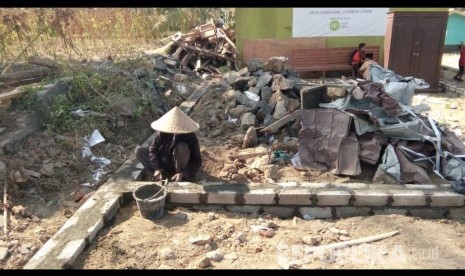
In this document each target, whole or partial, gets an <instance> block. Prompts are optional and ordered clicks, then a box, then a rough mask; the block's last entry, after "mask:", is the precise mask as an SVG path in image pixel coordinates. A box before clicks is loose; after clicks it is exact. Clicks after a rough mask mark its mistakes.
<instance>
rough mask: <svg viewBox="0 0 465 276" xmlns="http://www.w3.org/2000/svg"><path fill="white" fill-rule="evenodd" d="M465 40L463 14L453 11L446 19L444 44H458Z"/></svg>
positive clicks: (464, 17)
mask: <svg viewBox="0 0 465 276" xmlns="http://www.w3.org/2000/svg"><path fill="white" fill-rule="evenodd" d="M461 41H465V16H462V15H459V14H456V13H453V14H451V15H449V19H448V20H447V33H446V42H445V44H446V45H459V44H460V42H461Z"/></svg>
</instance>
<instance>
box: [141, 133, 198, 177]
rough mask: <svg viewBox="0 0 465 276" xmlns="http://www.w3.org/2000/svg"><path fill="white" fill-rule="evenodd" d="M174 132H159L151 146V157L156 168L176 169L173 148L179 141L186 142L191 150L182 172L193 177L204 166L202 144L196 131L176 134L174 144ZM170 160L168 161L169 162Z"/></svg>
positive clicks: (185, 175)
mask: <svg viewBox="0 0 465 276" xmlns="http://www.w3.org/2000/svg"><path fill="white" fill-rule="evenodd" d="M172 142H173V134H171V133H164V132H159V131H158V132H157V133H156V134H155V138H154V139H153V141H152V143H151V144H150V147H149V159H150V163H152V164H153V166H154V167H155V170H171V171H174V170H175V168H174V162H172V160H173V150H174V147H175V146H176V144H177V143H180V142H183V143H186V144H187V146H188V147H189V150H190V158H189V164H188V165H187V168H185V169H184V171H183V172H182V173H183V174H184V177H185V178H186V179H192V178H193V177H194V176H195V175H196V174H197V172H198V171H199V170H200V167H201V166H202V157H201V155H200V145H199V140H198V139H197V135H195V133H187V134H176V135H175V140H174V144H172ZM167 161H168V162H167Z"/></svg>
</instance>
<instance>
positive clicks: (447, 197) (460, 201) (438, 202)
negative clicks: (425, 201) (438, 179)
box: [431, 192, 465, 206]
mask: <svg viewBox="0 0 465 276" xmlns="http://www.w3.org/2000/svg"><path fill="white" fill-rule="evenodd" d="M464 204H465V195H461V194H458V193H453V192H434V193H432V194H431V206H463V205H464Z"/></svg>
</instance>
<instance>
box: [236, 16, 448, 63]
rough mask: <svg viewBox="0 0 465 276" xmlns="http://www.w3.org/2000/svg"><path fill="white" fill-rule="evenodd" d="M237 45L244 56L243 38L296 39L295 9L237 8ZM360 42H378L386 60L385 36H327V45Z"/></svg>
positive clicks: (374, 43) (339, 45)
mask: <svg viewBox="0 0 465 276" xmlns="http://www.w3.org/2000/svg"><path fill="white" fill-rule="evenodd" d="M389 10H390V11H417V12H424V11H429V12H435V11H441V12H444V11H448V10H449V9H448V8H390V9H389ZM235 21H236V46H237V48H238V50H239V53H240V54H239V55H240V56H239V58H240V59H241V58H242V56H241V53H242V47H243V43H242V41H243V39H256V38H276V39H280V38H292V8H237V9H236V20H235ZM360 42H365V43H366V44H367V45H378V46H379V49H380V57H379V60H380V61H382V60H384V36H350V37H347V36H344V37H327V38H326V47H328V48H333V47H356V46H357V45H358V44H359V43H360Z"/></svg>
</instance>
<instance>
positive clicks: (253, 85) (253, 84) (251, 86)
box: [247, 77, 260, 95]
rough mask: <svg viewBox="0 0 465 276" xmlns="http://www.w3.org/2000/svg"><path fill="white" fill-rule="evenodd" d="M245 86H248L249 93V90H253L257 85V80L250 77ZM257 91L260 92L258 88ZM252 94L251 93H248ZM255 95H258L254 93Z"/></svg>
mask: <svg viewBox="0 0 465 276" xmlns="http://www.w3.org/2000/svg"><path fill="white" fill-rule="evenodd" d="M247 85H248V86H249V91H250V89H251V88H255V85H257V78H256V77H252V78H251V79H250V80H249V81H248V82H247ZM257 89H258V91H260V87H257ZM250 92H252V91H250ZM252 93H254V92H252ZM254 94H256V95H258V93H254Z"/></svg>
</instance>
